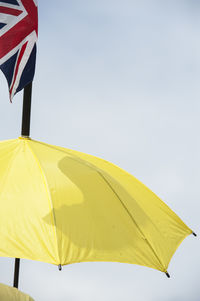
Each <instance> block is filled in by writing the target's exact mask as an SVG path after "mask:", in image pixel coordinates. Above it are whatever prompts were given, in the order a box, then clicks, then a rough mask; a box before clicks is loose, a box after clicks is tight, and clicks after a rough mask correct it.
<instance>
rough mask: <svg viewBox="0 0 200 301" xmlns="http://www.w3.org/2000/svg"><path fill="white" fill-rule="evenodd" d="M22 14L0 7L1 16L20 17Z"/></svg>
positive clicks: (18, 11)
mask: <svg viewBox="0 0 200 301" xmlns="http://www.w3.org/2000/svg"><path fill="white" fill-rule="evenodd" d="M22 12H23V11H22V10H18V9H14V8H9V7H4V6H0V13H2V14H7V15H12V16H19V15H21V13H22Z"/></svg>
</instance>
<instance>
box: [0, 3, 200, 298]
mask: <svg viewBox="0 0 200 301" xmlns="http://www.w3.org/2000/svg"><path fill="white" fill-rule="evenodd" d="M38 4H39V41H38V54H37V68H36V75H35V80H34V86H33V103H32V120H31V137H32V138H34V139H36V140H40V141H44V142H48V143H51V144H55V145H60V146H64V147H68V148H71V149H75V150H79V151H82V152H85V153H89V154H93V155H96V156H99V157H101V158H104V159H106V160H109V161H111V162H113V163H115V164H117V165H119V166H120V167H122V168H123V169H125V170H127V171H129V172H130V173H132V174H133V175H134V176H136V177H137V178H138V179H139V180H141V181H142V182H143V183H144V184H146V185H147V186H148V187H149V188H150V189H151V190H153V191H154V192H155V193H156V194H157V195H158V196H160V197H161V198H162V199H163V201H165V202H166V203H167V204H168V205H169V206H170V207H171V209H173V210H174V211H175V212H176V213H177V214H178V215H179V216H180V217H181V218H182V219H183V221H184V222H185V223H186V224H187V225H188V226H189V227H190V228H192V229H193V230H194V231H195V232H197V234H200V231H199V228H200V227H199V225H200V223H199V211H200V204H199V199H200V192H199V178H200V156H199V153H200V141H199V128H200V118H199V116H200V101H199V100H200V85H199V82H200V39H199V37H200V18H199V16H200V2H199V1H198V0H173V1H172V0H168V1H164V0H159V1H156V0H141V1H134V0H123V1H122V0H115V1H114V0H101V1H95V0H90V1H89V0H85V1H81V0H74V1H68V0H67V1H66V0H58V1H52V0H48V1H44V0H38ZM0 102H1V110H0V128H1V130H0V140H4V139H10V138H16V137H18V136H20V132H21V109H22V93H19V94H18V95H17V96H15V98H14V99H13V104H10V103H9V95H8V89H7V83H6V80H5V78H4V76H3V74H2V73H1V74H0ZM199 254H200V242H199V238H198V237H197V238H194V237H193V236H189V237H188V238H187V239H186V240H184V242H183V243H182V244H181V246H180V247H179V249H178V250H177V252H176V254H175V255H174V257H173V259H172V261H171V263H170V266H169V273H170V275H171V278H170V279H168V278H167V277H166V276H165V275H164V274H163V273H161V272H158V271H156V270H153V269H149V268H145V267H141V266H136V265H129V264H120V263H81V264H73V265H69V266H65V267H63V270H62V272H59V271H58V269H57V267H55V266H53V265H50V264H46V263H39V262H34V261H28V260H22V261H21V269H20V289H21V290H22V291H24V292H26V293H29V294H30V295H31V296H32V297H33V298H35V300H36V301H122V300H126V301H133V300H136V301H160V300H162V301H188V300H190V301H199V300H200V286H199V270H200V255H199ZM13 269H14V260H13V259H5V258H0V282H2V283H5V284H9V285H12V282H13Z"/></svg>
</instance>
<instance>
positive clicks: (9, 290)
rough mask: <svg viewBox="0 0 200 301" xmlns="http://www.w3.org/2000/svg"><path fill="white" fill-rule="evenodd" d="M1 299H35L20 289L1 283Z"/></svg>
mask: <svg viewBox="0 0 200 301" xmlns="http://www.w3.org/2000/svg"><path fill="white" fill-rule="evenodd" d="M0 300H2V301H34V300H33V299H32V298H31V297H30V296H28V295H26V294H24V293H22V292H20V291H19V290H18V289H16V288H13V287H10V286H8V285H5V284H2V283H0Z"/></svg>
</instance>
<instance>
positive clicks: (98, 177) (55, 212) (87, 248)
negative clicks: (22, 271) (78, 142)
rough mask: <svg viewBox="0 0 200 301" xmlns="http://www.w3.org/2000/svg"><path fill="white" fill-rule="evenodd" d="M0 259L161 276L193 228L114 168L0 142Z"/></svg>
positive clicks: (58, 151)
mask: <svg viewBox="0 0 200 301" xmlns="http://www.w3.org/2000/svg"><path fill="white" fill-rule="evenodd" d="M0 208H1V210H0V242H1V243H0V256H6V257H17V258H26V259H32V260H38V261H44V262H48V263H52V264H56V265H59V264H61V265H66V264H70V263H75V262H85V261H113V262H126V263H132V264H138V265H144V266H148V267H151V268H154V269H158V270H160V271H163V272H166V271H167V267H168V264H169V262H170V259H171V257H172V255H173V254H174V252H175V250H176V249H177V247H178V246H179V244H180V243H181V242H182V240H183V239H184V238H185V237H186V236H187V235H189V234H191V233H192V230H191V229H189V228H188V227H187V226H186V225H185V224H184V223H183V222H182V221H181V219H180V218H179V217H178V216H177V215H176V214H175V213H174V212H173V211H172V210H171V209H170V208H169V207H168V206H167V205H165V204H164V203H163V202H162V201H161V200H160V199H159V198H158V197H157V196H156V195H155V194H154V193H153V192H152V191H150V190H149V189H148V188H147V187H146V186H145V185H143V184H142V183H141V182H139V181H138V180H137V179H136V178H134V177H133V176H132V175H130V174H128V173H127V172H125V171H124V170H122V169H120V168H119V167H117V166H115V165H113V164H111V163H109V162H107V161H105V160H102V159H99V158H96V157H94V156H91V155H87V154H84V153H80V152H77V151H73V150H69V149H66V148H62V147H56V146H53V145H48V144H45V143H42V142H38V141H34V140H31V139H30V138H21V137H20V138H18V139H14V140H8V141H2V142H0Z"/></svg>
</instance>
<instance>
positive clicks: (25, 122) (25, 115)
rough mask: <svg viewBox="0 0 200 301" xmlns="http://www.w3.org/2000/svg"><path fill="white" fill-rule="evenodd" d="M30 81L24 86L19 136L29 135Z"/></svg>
mask: <svg viewBox="0 0 200 301" xmlns="http://www.w3.org/2000/svg"><path fill="white" fill-rule="evenodd" d="M31 98H32V82H31V83H29V84H28V85H27V86H26V87H25V88H24V99H23V112H22V129H21V136H22V137H29V135H30V121H31Z"/></svg>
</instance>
